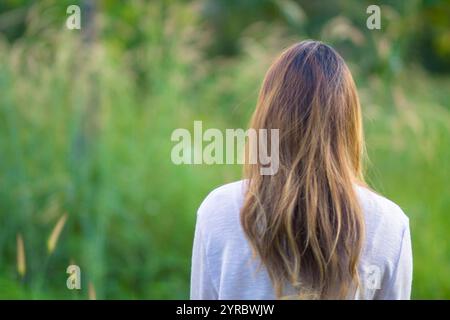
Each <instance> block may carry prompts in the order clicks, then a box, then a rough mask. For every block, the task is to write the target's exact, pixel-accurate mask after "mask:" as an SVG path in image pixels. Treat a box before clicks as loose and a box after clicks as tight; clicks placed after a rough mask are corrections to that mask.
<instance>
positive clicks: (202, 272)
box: [191, 41, 412, 299]
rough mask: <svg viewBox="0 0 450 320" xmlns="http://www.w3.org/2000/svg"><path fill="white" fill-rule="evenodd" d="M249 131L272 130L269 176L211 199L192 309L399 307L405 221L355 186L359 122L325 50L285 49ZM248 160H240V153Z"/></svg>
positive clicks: (196, 252)
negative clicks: (323, 302) (313, 302)
mask: <svg viewBox="0 0 450 320" xmlns="http://www.w3.org/2000/svg"><path fill="white" fill-rule="evenodd" d="M251 128H254V129H256V130H258V129H273V128H276V129H279V147H278V149H279V169H278V171H277V172H276V174H274V175H261V174H260V170H259V169H260V164H246V165H245V170H244V171H245V178H246V179H245V180H242V181H238V182H234V183H231V184H227V185H224V186H222V187H220V188H217V189H216V190H214V191H213V192H211V193H210V194H209V195H208V196H207V198H206V199H205V200H204V201H203V203H202V204H201V206H200V208H199V210H198V215H197V226H196V231H195V239H194V248H193V257H192V274H191V298H192V299H276V298H281V299H283V298H297V299H409V298H410V292H411V278H412V254H411V240H410V233H409V220H408V218H407V217H406V216H405V214H404V213H403V212H402V210H401V209H400V208H399V207H398V206H397V205H396V204H394V203H393V202H391V201H389V200H387V199H386V198H383V197H382V196H380V195H377V194H376V193H374V192H372V191H370V190H369V189H368V188H367V187H365V185H364V181H363V176H362V169H361V157H362V153H363V149H364V141H363V132H362V123H361V110H360V105H359V100H358V96H357V92H356V87H355V84H354V82H353V78H352V76H351V73H350V71H349V69H348V67H347V66H346V64H345V62H344V60H343V59H342V58H341V57H340V56H339V54H338V53H336V52H335V51H334V50H333V49H332V48H331V47H329V46H327V45H325V44H323V43H321V42H317V41H303V42H301V43H298V44H295V45H293V46H292V47H290V48H289V49H287V50H286V51H284V52H283V53H282V54H281V55H280V57H279V58H278V59H277V60H276V61H275V62H274V63H273V65H272V66H271V67H270V69H269V71H268V72H267V74H266V77H265V79H264V83H263V85H262V88H261V91H260V95H259V99H258V104H257V107H256V110H255V112H254V115H253V117H252V121H251ZM247 150H248V149H247Z"/></svg>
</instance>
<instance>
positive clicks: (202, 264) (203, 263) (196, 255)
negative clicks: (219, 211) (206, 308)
mask: <svg viewBox="0 0 450 320" xmlns="http://www.w3.org/2000/svg"><path fill="white" fill-rule="evenodd" d="M190 295H191V300H215V299H217V290H216V289H215V288H214V284H213V282H212V279H211V275H210V273H209V270H208V261H207V256H206V248H205V244H204V239H203V234H202V230H201V227H200V223H199V219H198V217H197V224H196V227H195V236H194V245H193V249H192V265H191V293H190Z"/></svg>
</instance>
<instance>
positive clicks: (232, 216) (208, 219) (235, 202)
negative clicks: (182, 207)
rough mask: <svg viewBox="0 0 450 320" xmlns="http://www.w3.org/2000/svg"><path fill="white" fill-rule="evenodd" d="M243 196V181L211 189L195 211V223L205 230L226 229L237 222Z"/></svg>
mask: <svg viewBox="0 0 450 320" xmlns="http://www.w3.org/2000/svg"><path fill="white" fill-rule="evenodd" d="M244 196H245V180H239V181H235V182H231V183H227V184H224V185H221V186H219V187H217V188H215V189H213V190H212V191H211V192H210V193H209V194H208V195H207V196H206V198H205V199H204V200H203V201H202V203H201V205H200V207H199V208H198V211H197V222H198V223H200V224H201V225H203V226H204V227H205V228H207V229H211V228H214V227H215V226H216V227H222V228H223V227H226V226H229V225H232V224H234V223H235V222H238V221H239V212H240V209H241V206H242V203H243V200H244Z"/></svg>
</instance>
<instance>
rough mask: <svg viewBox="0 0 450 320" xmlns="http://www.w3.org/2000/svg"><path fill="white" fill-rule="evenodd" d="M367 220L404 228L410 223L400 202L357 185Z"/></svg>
mask: <svg viewBox="0 0 450 320" xmlns="http://www.w3.org/2000/svg"><path fill="white" fill-rule="evenodd" d="M356 190H357V194H358V198H359V201H360V204H361V207H362V209H363V212H364V214H365V216H366V220H369V222H370V221H377V222H385V223H388V224H389V225H390V226H391V227H398V228H401V229H403V228H404V227H405V226H407V225H408V224H409V219H408V216H407V215H406V214H405V213H404V212H403V210H402V209H401V208H400V206H399V205H398V204H396V203H395V202H393V201H392V200H390V199H388V198H386V197H384V196H382V195H380V194H379V193H377V192H375V191H373V190H372V189H370V188H368V187H364V186H357V187H356Z"/></svg>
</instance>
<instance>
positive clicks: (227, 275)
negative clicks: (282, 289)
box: [191, 180, 412, 300]
mask: <svg viewBox="0 0 450 320" xmlns="http://www.w3.org/2000/svg"><path fill="white" fill-rule="evenodd" d="M244 186H245V184H244V182H243V181H242V180H241V181H237V182H233V183H230V184H226V185H224V186H221V187H219V188H217V189H215V190H214V191H212V192H211V193H210V194H209V195H208V196H207V197H206V199H205V200H204V201H203V203H202V204H201V206H200V208H199V209H198V213H197V224H196V228H195V239H194V246H193V253H192V270H191V299H238V300H239V299H242V300H243V299H261V300H262V299H275V293H274V289H273V287H272V284H271V281H270V279H269V276H268V273H267V271H266V269H265V268H264V267H263V268H260V269H259V271H258V270H257V267H258V266H259V264H260V262H259V261H258V260H256V259H254V258H252V253H251V249H250V245H249V243H248V241H247V239H246V238H245V235H244V232H243V229H242V226H241V223H240V209H241V207H242V205H243V201H244V193H245V190H244ZM357 194H358V198H359V200H360V203H361V206H362V209H363V212H364V216H365V232H366V234H365V243H364V246H363V250H362V254H361V258H360V262H359V268H358V270H359V275H360V281H361V287H360V289H358V291H357V292H356V294H355V296H354V298H355V299H409V298H410V294H411V282H412V251H411V239H410V232H409V220H408V217H407V216H406V215H405V214H404V213H403V211H402V210H401V209H400V207H398V206H397V205H396V204H395V203H393V202H391V201H390V200H388V199H386V198H384V197H382V196H380V195H378V194H376V193H374V192H372V191H370V190H368V189H366V188H363V187H359V186H358V187H357Z"/></svg>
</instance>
